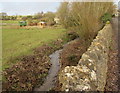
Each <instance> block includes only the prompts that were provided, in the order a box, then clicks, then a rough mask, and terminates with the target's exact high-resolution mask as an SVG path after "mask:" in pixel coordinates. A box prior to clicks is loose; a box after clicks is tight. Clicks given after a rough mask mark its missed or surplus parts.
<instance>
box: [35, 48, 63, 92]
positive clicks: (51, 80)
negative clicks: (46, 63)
mask: <svg viewBox="0 0 120 93" xmlns="http://www.w3.org/2000/svg"><path fill="white" fill-rule="evenodd" d="M61 51H62V49H61V50H57V51H55V52H54V53H53V54H51V55H50V56H49V57H50V59H51V60H50V62H51V64H52V65H51V67H50V70H49V73H48V76H47V77H46V79H45V81H44V83H43V85H42V86H40V87H39V88H35V89H34V91H49V90H50V89H51V88H53V87H54V85H55V80H56V76H57V75H58V71H59V69H60V63H59V56H60V52H61Z"/></svg>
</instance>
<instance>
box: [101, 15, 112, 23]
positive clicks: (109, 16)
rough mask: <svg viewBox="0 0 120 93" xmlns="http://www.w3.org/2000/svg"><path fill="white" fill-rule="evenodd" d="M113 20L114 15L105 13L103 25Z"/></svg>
mask: <svg viewBox="0 0 120 93" xmlns="http://www.w3.org/2000/svg"><path fill="white" fill-rule="evenodd" d="M111 19H112V15H111V14H110V13H105V14H104V15H103V16H102V21H103V23H106V22H107V21H111Z"/></svg>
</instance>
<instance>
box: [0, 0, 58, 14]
mask: <svg viewBox="0 0 120 93" xmlns="http://www.w3.org/2000/svg"><path fill="white" fill-rule="evenodd" d="M59 5H60V3H59V2H3V3H0V8H1V12H6V13H7V14H8V15H31V14H34V13H37V12H41V11H43V12H47V11H51V12H56V11H57V8H58V7H59Z"/></svg>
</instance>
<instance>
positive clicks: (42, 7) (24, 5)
mask: <svg viewBox="0 0 120 93" xmlns="http://www.w3.org/2000/svg"><path fill="white" fill-rule="evenodd" d="M5 1H6V0H4V2H1V3H0V12H6V13H7V14H8V15H31V14H32V15H33V14H35V13H38V12H41V11H43V12H47V11H51V12H56V11H57V9H58V7H59V5H60V2H55V1H54V2H53V1H52V0H50V1H52V2H48V0H47V2H45V1H46V0H42V1H43V2H36V0H29V2H23V1H26V0H12V2H8V1H7V2H5ZM9 1H11V0H9ZM15 1H16V2H15ZM17 1H18V2H17ZM19 1H20V2H19ZM21 1H22V2H21ZM32 1H35V2H32ZM40 1H41V0H40ZM56 1H57V0H56ZM58 1H60V0H58ZM98 1H100V0H98ZM118 1H120V0H115V3H116V4H118Z"/></svg>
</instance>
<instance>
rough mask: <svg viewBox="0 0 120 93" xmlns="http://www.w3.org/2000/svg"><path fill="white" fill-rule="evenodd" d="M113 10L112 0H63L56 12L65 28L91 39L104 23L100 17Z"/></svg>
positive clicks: (85, 38) (83, 37) (111, 12)
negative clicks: (109, 0)
mask: <svg viewBox="0 0 120 93" xmlns="http://www.w3.org/2000/svg"><path fill="white" fill-rule="evenodd" d="M114 10H115V7H114V3H113V2H63V3H61V6H60V7H59V9H58V12H57V14H58V16H59V19H60V22H61V24H62V25H63V26H64V27H65V28H67V29H69V30H75V31H76V32H77V33H78V34H79V36H80V37H81V38H82V39H84V40H90V41H91V40H92V39H93V38H94V36H95V35H96V33H97V32H98V31H99V30H100V29H101V27H102V26H103V25H104V24H103V23H102V20H100V19H101V17H102V16H103V15H104V14H105V13H106V12H107V13H110V14H113V12H114Z"/></svg>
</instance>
